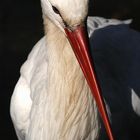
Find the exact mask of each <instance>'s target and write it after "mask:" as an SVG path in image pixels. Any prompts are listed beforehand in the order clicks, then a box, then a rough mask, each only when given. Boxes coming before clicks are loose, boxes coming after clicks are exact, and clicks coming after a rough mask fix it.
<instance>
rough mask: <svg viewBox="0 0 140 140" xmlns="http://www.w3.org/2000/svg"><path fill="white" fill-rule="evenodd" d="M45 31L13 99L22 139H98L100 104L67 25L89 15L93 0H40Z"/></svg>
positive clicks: (13, 112)
mask: <svg viewBox="0 0 140 140" xmlns="http://www.w3.org/2000/svg"><path fill="white" fill-rule="evenodd" d="M41 4H42V9H43V19H44V27H45V37H43V38H42V39H41V40H40V41H39V42H38V43H37V45H35V47H34V48H33V50H32V51H31V53H30V54H29V56H28V59H27V60H26V62H25V63H24V64H23V66H22V67H21V71H20V72H21V76H20V78H19V81H18V82H17V84H16V87H15V90H14V93H13V96H12V99H11V109H10V110H11V117H12V120H13V123H14V127H15V129H16V133H17V136H18V139H19V140H95V139H97V137H98V132H99V123H98V115H97V107H96V104H95V101H94V100H93V98H92V95H91V91H90V89H89V87H88V85H87V82H86V80H85V78H84V75H83V73H82V71H81V69H80V66H79V64H78V62H77V60H76V57H75V55H74V53H73V51H72V49H71V45H70V43H69V41H68V39H67V35H66V33H65V30H64V28H67V29H68V30H75V29H77V27H79V26H81V25H82V24H83V23H84V21H85V19H86V16H87V11H88V0H75V1H72V0H41Z"/></svg>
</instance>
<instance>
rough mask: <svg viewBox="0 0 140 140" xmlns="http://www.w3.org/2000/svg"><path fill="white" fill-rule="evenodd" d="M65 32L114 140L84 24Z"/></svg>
mask: <svg viewBox="0 0 140 140" xmlns="http://www.w3.org/2000/svg"><path fill="white" fill-rule="evenodd" d="M65 32H66V34H67V37H68V39H69V42H70V43H71V46H72V49H73V51H74V53H75V55H76V58H77V60H78V62H79V64H80V67H81V69H82V71H83V73H84V75H85V78H86V80H87V83H88V84H89V87H90V89H91V91H92V94H93V96H94V99H95V101H96V104H97V106H98V110H99V112H100V115H101V117H102V120H103V122H104V125H105V128H106V131H107V133H108V136H109V138H110V140H113V135H112V131H111V127H110V122H109V119H108V115H107V111H106V108H105V104H104V101H103V98H102V96H101V92H100V89H99V85H98V82H97V80H96V75H95V70H94V68H93V65H92V62H91V59H90V55H89V50H88V45H89V41H88V37H87V33H86V30H85V28H84V26H78V27H77V28H76V29H74V30H73V31H71V30H69V29H67V28H65Z"/></svg>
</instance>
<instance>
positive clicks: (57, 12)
mask: <svg viewBox="0 0 140 140" xmlns="http://www.w3.org/2000/svg"><path fill="white" fill-rule="evenodd" d="M52 9H53V11H54V12H55V13H56V14H59V15H60V12H59V10H58V9H57V8H56V7H55V6H52Z"/></svg>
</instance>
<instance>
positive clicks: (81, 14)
mask: <svg viewBox="0 0 140 140" xmlns="http://www.w3.org/2000/svg"><path fill="white" fill-rule="evenodd" d="M41 1H42V3H45V5H46V7H44V5H43V7H44V9H45V10H46V11H47V12H46V13H47V15H48V13H49V12H50V10H47V9H48V8H49V7H50V6H55V7H56V8H57V9H58V10H59V12H60V13H61V16H62V17H63V20H65V21H66V22H67V23H69V24H70V25H73V24H78V23H80V22H81V21H83V20H84V19H85V17H86V15H87V11H88V0H41ZM47 5H48V6H49V7H48V6H47Z"/></svg>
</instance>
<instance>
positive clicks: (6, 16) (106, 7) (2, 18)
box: [0, 0, 140, 140]
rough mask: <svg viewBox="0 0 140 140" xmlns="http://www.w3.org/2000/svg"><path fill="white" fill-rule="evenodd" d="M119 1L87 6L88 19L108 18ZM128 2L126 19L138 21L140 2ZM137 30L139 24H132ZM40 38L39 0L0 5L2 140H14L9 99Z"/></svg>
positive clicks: (11, 0)
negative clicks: (129, 11)
mask: <svg viewBox="0 0 140 140" xmlns="http://www.w3.org/2000/svg"><path fill="white" fill-rule="evenodd" d="M116 1H117V2H120V0H95V4H93V1H91V2H90V10H89V15H96V16H104V17H107V18H109V17H110V16H111V13H112V11H113V10H114V8H113V7H114V5H116V4H115V2H116ZM121 1H124V4H128V3H129V2H131V4H130V5H131V13H130V14H129V15H128V17H133V18H137V19H139V18H138V17H139V13H140V12H139V10H138V9H139V7H140V2H139V0H133V1H129V0H121ZM133 26H134V28H137V29H138V28H139V20H137V22H135V23H134V25H133ZM42 36H43V25H42V15H41V7H40V1H39V0H1V1H0V65H1V67H0V91H1V93H0V136H1V138H3V139H4V140H8V139H10V140H16V136H15V132H14V129H13V126H12V123H11V120H10V116H9V106H10V98H11V95H12V92H13V89H14V86H15V84H16V82H17V80H18V77H19V69H20V67H21V65H22V63H23V62H24V61H25V60H26V58H27V55H28V53H29V52H30V50H31V49H32V47H33V46H34V45H35V44H36V42H37V41H38V40H39V39H40V38H41V37H42Z"/></svg>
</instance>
